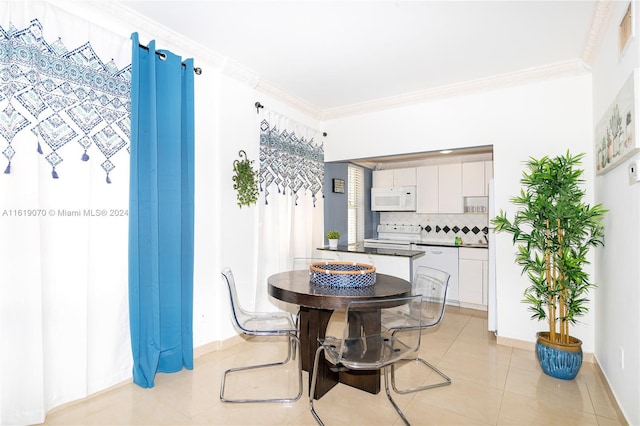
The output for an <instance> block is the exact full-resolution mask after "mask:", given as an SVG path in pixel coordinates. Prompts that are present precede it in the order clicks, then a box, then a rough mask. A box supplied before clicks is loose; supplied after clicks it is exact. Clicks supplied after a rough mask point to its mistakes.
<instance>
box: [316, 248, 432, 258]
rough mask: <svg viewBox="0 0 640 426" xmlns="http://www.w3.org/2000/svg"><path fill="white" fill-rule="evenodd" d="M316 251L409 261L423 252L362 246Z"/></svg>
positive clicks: (422, 254)
mask: <svg viewBox="0 0 640 426" xmlns="http://www.w3.org/2000/svg"><path fill="white" fill-rule="evenodd" d="M318 250H326V251H337V252H344V253H360V254H375V255H381V256H397V257H408V258H410V259H417V258H419V257H421V256H424V252H423V251H421V250H399V249H389V248H374V247H365V246H364V245H363V244H356V245H350V246H349V245H338V248H336V249H330V248H329V246H324V247H318Z"/></svg>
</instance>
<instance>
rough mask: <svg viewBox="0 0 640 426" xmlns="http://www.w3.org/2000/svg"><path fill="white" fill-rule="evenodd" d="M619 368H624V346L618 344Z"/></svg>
mask: <svg viewBox="0 0 640 426" xmlns="http://www.w3.org/2000/svg"><path fill="white" fill-rule="evenodd" d="M620 368H621V369H622V370H624V348H623V347H622V346H620Z"/></svg>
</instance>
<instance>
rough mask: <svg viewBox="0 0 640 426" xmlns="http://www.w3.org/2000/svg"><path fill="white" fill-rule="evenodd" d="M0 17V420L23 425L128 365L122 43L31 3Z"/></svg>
mask: <svg viewBox="0 0 640 426" xmlns="http://www.w3.org/2000/svg"><path fill="white" fill-rule="evenodd" d="M0 26H1V27H2V29H1V31H0V43H2V48H1V49H0V52H2V53H0V164H1V167H0V424H3V425H8V424H33V423H40V422H43V421H44V420H45V415H46V413H47V411H49V410H50V409H52V408H54V407H56V406H58V405H61V404H63V403H66V402H69V401H72V400H75V399H79V398H83V397H85V396H87V395H89V394H91V393H94V392H97V391H99V390H102V389H105V388H107V387H109V386H112V385H114V384H117V383H119V382H121V381H123V380H126V379H127V378H129V377H131V367H132V361H131V347H130V341H129V331H128V330H129V326H128V324H129V323H128V302H127V298H128V292H127V226H128V220H127V216H126V214H127V209H128V185H129V155H128V153H127V149H128V148H127V147H128V144H129V135H128V129H129V112H128V108H129V106H128V103H129V100H128V99H130V95H129V94H128V91H129V90H130V80H129V78H128V75H127V73H128V71H127V69H126V68H128V67H129V65H128V64H130V62H131V42H130V40H129V39H128V38H127V37H120V36H116V35H114V34H112V33H111V32H110V31H108V30H105V29H103V28H99V27H96V26H94V25H91V24H90V23H88V22H86V21H85V20H83V19H80V18H78V17H76V16H74V15H72V14H70V13H68V12H65V11H64V10H61V9H59V8H57V7H55V6H52V5H51V4H48V3H44V2H31V1H20V2H13V1H9V2H3V3H2V4H1V5H0ZM100 58H106V59H105V60H104V61H103V60H101V59H100ZM118 67H120V68H118ZM2 171H4V173H2ZM108 182H110V183H108Z"/></svg>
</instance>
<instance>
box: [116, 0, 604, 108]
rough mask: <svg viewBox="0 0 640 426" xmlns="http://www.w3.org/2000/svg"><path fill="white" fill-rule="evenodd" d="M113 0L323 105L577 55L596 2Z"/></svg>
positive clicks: (414, 89)
mask: <svg viewBox="0 0 640 426" xmlns="http://www.w3.org/2000/svg"><path fill="white" fill-rule="evenodd" d="M120 3H121V4H122V5H124V6H126V7H129V8H131V9H133V10H134V11H136V12H137V13H141V14H142V15H145V16H147V17H148V18H150V19H152V20H154V21H156V22H157V23H159V24H161V25H163V26H165V27H167V28H168V29H170V30H172V31H175V32H177V33H179V34H181V35H183V36H185V37H187V38H188V39H191V40H193V41H194V42H196V43H197V44H198V45H200V46H201V47H205V48H207V49H209V50H210V51H212V52H214V53H216V54H220V55H223V56H225V57H228V58H231V59H233V60H234V61H236V62H237V63H239V64H241V65H243V66H245V67H246V68H248V69H250V70H252V71H254V72H256V73H258V74H259V76H260V80H261V81H266V82H268V83H269V84H270V85H272V86H275V87H277V88H279V89H282V90H283V91H284V92H286V93H287V94H288V95H290V96H293V97H295V98H298V99H300V100H302V101H304V102H306V103H309V104H311V105H313V106H314V107H315V108H318V109H319V110H331V109H335V108H340V107H345V106H349V105H357V104H363V103H367V102H373V101H376V100H380V99H385V98H392V97H396V96H399V95H406V94H410V93H415V92H419V91H424V90H428V89H433V88H438V87H443V86H448V85H452V84H456V83H460V82H470V81H474V80H478V79H486V78H490V77H493V76H496V75H502V74H506V73H514V72H519V71H522V70H530V69H535V68H537V67H543V66H548V65H550V64H557V63H563V62H567V61H576V60H580V59H581V58H584V56H585V54H586V53H585V52H587V51H588V49H589V46H590V45H591V44H592V38H593V37H592V34H593V29H592V20H593V16H594V11H596V10H597V6H598V3H599V2H598V1H597V0H589V1H577V0H574V1H569V0H567V1H558V0H556V1H542V0H534V1H515V0H512V1H304V0H298V1H237V0H236V1H191V0H181V1H121V2H120ZM590 37H591V39H590ZM194 59H195V62H196V66H197V61H198V58H194ZM204 72H206V69H205V70H204Z"/></svg>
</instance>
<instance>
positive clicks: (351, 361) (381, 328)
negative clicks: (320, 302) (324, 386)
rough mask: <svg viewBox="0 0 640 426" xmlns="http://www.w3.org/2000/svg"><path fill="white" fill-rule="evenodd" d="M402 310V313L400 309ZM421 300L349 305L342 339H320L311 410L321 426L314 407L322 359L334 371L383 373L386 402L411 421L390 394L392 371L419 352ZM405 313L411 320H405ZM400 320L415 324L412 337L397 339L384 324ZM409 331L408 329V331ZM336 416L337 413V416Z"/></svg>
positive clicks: (398, 337) (404, 299)
mask: <svg viewBox="0 0 640 426" xmlns="http://www.w3.org/2000/svg"><path fill="white" fill-rule="evenodd" d="M401 308H403V309H401ZM420 311H421V297H420V296H406V297H401V298H394V299H382V300H380V299H379V300H355V301H351V302H349V304H348V305H347V309H346V312H345V317H346V321H345V323H344V328H343V331H342V338H336V337H330V336H326V337H325V338H322V339H318V343H319V345H320V346H319V347H318V350H317V351H316V355H315V358H314V363H313V369H312V376H311V377H312V378H311V385H310V386H309V408H310V410H311V414H312V415H313V417H314V418H315V419H316V421H317V422H318V424H320V425H323V424H324V423H323V422H322V420H321V419H320V416H319V415H318V413H317V412H316V410H315V407H314V403H313V400H314V394H315V387H316V382H317V377H318V365H319V363H320V357H321V356H322V355H323V354H324V358H325V359H326V360H327V361H328V362H329V363H330V364H331V365H332V367H331V368H332V369H335V370H337V371H343V370H382V375H383V377H384V384H385V391H386V394H387V398H388V399H389V401H390V402H391V404H392V405H393V407H394V408H395V410H396V411H397V412H398V414H399V415H400V417H401V418H402V420H403V421H404V422H405V424H407V425H408V424H409V421H408V420H407V418H406V417H405V415H404V413H403V412H402V410H400V408H399V407H398V405H397V404H396V402H395V401H394V400H393V398H392V396H391V392H390V390H389V378H388V375H389V371H388V370H389V367H390V366H393V364H394V363H395V362H398V361H400V360H401V359H402V358H403V357H404V356H406V355H407V354H409V353H413V352H416V351H417V350H418V349H419V348H420V335H421V333H420V314H421V312H420ZM406 312H408V313H410V316H408V317H407V316H406ZM397 316H401V317H402V318H401V319H402V321H403V322H404V324H405V325H406V326H407V327H409V325H410V324H411V323H413V326H414V327H415V328H414V329H415V330H416V332H415V333H413V336H409V335H408V333H403V334H398V335H394V333H393V331H392V330H390V329H389V328H388V326H387V324H386V323H385V321H387V320H388V321H391V322H392V323H393V322H395V321H396V320H398V318H396V317H397ZM407 330H408V328H407ZM334 414H335V413H334Z"/></svg>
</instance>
